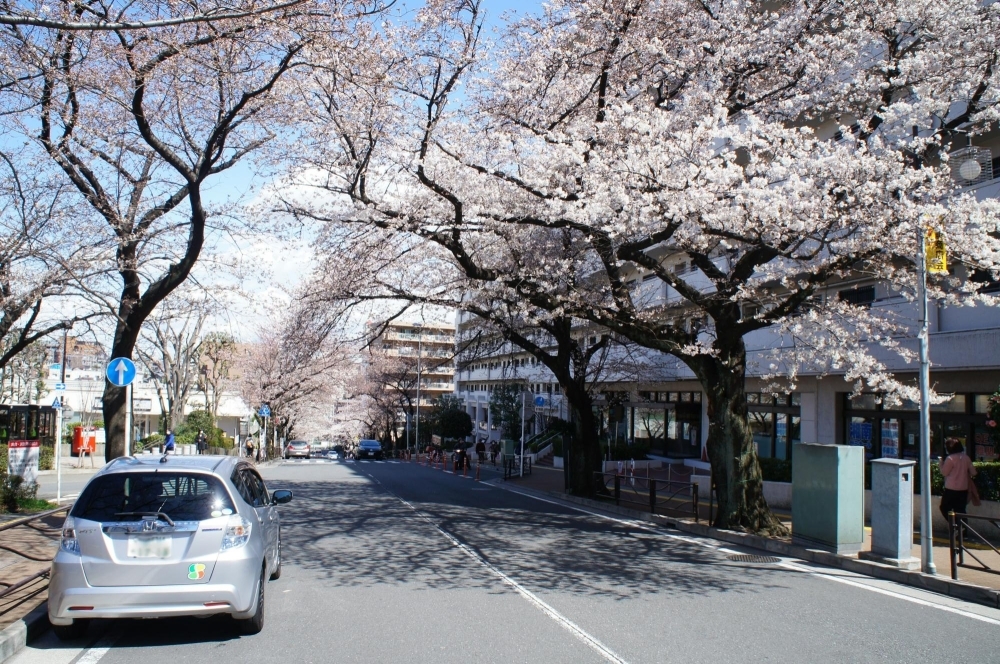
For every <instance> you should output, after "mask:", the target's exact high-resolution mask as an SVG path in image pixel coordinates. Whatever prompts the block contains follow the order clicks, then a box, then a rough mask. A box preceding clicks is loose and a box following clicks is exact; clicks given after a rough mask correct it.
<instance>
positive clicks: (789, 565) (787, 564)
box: [502, 487, 1000, 625]
mask: <svg viewBox="0 0 1000 664" xmlns="http://www.w3.org/2000/svg"><path fill="white" fill-rule="evenodd" d="M502 488H503V489H505V490H506V491H510V492H511V493H516V494H518V495H519V496H524V497H525V498H533V499H535V500H539V501H541V502H543V503H550V504H552V505H558V506H560V507H566V508H568V509H571V510H575V511H577V512H582V513H583V514H589V515H591V516H596V517H598V518H601V519H607V520H608V521H614V522H615V523H620V524H622V525H625V526H631V527H633V528H641V529H642V530H646V531H648V532H653V533H656V534H657V535H659V536H660V537H666V538H669V539H674V540H681V541H683V542H687V543H689V544H697V545H699V546H702V547H705V548H707V549H713V550H715V551H718V552H719V553H726V554H729V553H739V552H738V551H734V550H732V549H728V548H726V547H724V546H722V545H721V544H712V543H710V542H708V541H705V540H701V539H699V538H694V537H685V536H683V535H671V534H670V533H664V532H662V531H661V530H659V529H658V528H653V527H651V526H647V525H645V524H643V523H639V522H636V521H626V520H625V519H618V518H615V517H613V516H608V515H607V514H601V513H599V512H593V511H591V510H587V509H583V508H581V507H577V506H575V505H567V504H566V503H561V502H558V501H555V500H549V499H547V498H541V497H539V496H533V495H531V494H530V493H524V492H521V491H517V490H515V489H509V488H507V487H502ZM769 555H773V554H769ZM776 557H780V556H776ZM781 560H782V562H781V563H779V564H778V565H776V566H778V567H784V568H786V569H789V570H793V571H797V572H805V573H807V574H810V575H812V576H815V577H816V578H820V579H826V580H828V581H836V582H837V583H843V584H846V585H849V586H855V587H857V588H862V589H864V590H869V591H871V592H874V593H879V594H881V595H887V596H889V597H895V598H897V599H901V600H904V601H907V602H912V603H914V604H919V605H921V606H927V607H930V608H934V609H939V610H941V611H947V612H948V613H954V614H957V615H960V616H964V617H966V618H972V619H974V620H980V621H982V622H987V623H990V624H992V625H1000V620H997V619H994V618H990V617H988V616H984V615H980V614H978V613H973V612H971V611H966V610H963V609H959V608H956V607H953V606H948V605H946V604H942V603H941V602H935V601H932V599H937V598H938V597H939V595H937V594H936V593H932V592H930V591H927V590H922V589H920V588H912V587H911V586H902V588H905V589H907V590H911V591H913V592H915V593H921V594H926V595H927V596H928V598H929V599H922V598H920V597H914V596H912V595H907V594H904V593H901V592H896V591H893V590H887V589H885V588H879V587H876V586H872V585H868V584H866V583H862V582H861V581H855V580H852V579H847V578H844V577H842V576H836V575H834V574H825V573H822V572H817V571H815V570H812V569H809V568H808V567H802V566H799V565H797V564H795V562H793V561H797V560H798V559H797V558H781ZM802 562H804V561H802ZM831 571H834V570H831ZM858 578H859V579H864V580H869V579H871V580H872V581H876V580H877V579H874V578H872V577H866V576H861V575H858ZM886 583H891V584H892V585H894V586H895V585H897V584H895V583H894V582H891V581H887V582H886ZM950 599H951V598H942V600H950ZM984 608H987V609H988V607H984Z"/></svg>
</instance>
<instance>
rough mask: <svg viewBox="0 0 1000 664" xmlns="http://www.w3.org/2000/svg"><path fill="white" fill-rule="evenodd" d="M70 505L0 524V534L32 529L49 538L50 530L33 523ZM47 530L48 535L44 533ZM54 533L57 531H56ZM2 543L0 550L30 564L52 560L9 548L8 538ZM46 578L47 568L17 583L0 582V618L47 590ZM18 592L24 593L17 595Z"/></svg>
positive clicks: (48, 556) (66, 508)
mask: <svg viewBox="0 0 1000 664" xmlns="http://www.w3.org/2000/svg"><path fill="white" fill-rule="evenodd" d="M70 507H72V505H63V506H62V507H57V508H55V509H52V510H47V511H45V512H39V513H38V514H33V515H31V516H29V517H25V518H23V519H15V520H14V521H8V522H7V523H4V524H0V532H6V531H10V530H13V529H14V528H32V529H34V530H37V531H39V532H40V533H42V534H43V535H46V536H49V535H51V534H52V532H51V531H52V530H53V529H52V528H45V529H39V528H37V527H36V526H35V522H37V521H40V520H41V519H45V518H46V517H50V516H52V515H54V514H59V513H60V512H65V511H67V510H69V509H70ZM45 530H48V531H49V533H46V532H45ZM56 532H58V530H57V529H56ZM3 540H4V543H0V549H2V550H4V551H7V552H9V553H13V554H14V555H16V556H18V557H20V558H23V559H25V560H27V561H30V562H35V563H48V562H49V561H51V560H52V554H48V555H46V556H38V555H34V554H31V553H28V552H25V551H21V550H19V549H18V548H17V547H15V546H11V545H10V544H8V543H7V542H10V537H4V538H3ZM48 578H49V567H48V566H46V567H45V569H43V570H39V571H37V572H35V573H33V574H29V575H28V576H26V577H24V578H21V579H19V580H17V581H12V582H9V583H8V582H5V581H0V587H2V589H0V616H2V615H4V614H5V613H7V612H9V611H11V610H13V609H14V608H16V607H18V606H20V605H21V604H23V603H25V602H27V601H29V600H30V599H32V598H33V597H36V596H37V595H39V594H40V593H42V592H43V591H45V589H47V588H48ZM18 591H24V592H23V593H21V594H18Z"/></svg>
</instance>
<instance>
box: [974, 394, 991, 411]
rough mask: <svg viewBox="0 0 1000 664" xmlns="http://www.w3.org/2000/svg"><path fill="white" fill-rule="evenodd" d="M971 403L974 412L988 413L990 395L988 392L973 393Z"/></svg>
mask: <svg viewBox="0 0 1000 664" xmlns="http://www.w3.org/2000/svg"><path fill="white" fill-rule="evenodd" d="M972 404H973V405H972V407H973V409H974V410H973V412H974V413H988V412H990V395H989V394H976V395H973V397H972Z"/></svg>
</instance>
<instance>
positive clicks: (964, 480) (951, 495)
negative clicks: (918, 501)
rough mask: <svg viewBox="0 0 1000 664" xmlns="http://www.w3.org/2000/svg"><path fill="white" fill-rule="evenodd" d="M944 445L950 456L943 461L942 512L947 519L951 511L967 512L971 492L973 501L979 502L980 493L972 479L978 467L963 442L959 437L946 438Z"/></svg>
mask: <svg viewBox="0 0 1000 664" xmlns="http://www.w3.org/2000/svg"><path fill="white" fill-rule="evenodd" d="M944 445H945V449H946V450H947V451H948V457H947V458H946V459H945V460H944V461H943V462H942V463H941V474H942V475H943V476H944V495H942V496H941V514H943V515H944V518H945V520H946V521H947V520H948V513H949V512H956V513H958V514H964V513H965V510H966V506H967V505H968V502H969V497H970V494H972V496H973V503H978V502H979V494H978V492H977V491H976V485H975V484H974V483H973V481H972V478H973V477H975V476H976V467H975V466H973V465H972V459H970V458H969V456H968V455H967V454H966V453H965V448H964V447H962V443H961V442H960V441H959V440H958V439H957V438H945V440H944Z"/></svg>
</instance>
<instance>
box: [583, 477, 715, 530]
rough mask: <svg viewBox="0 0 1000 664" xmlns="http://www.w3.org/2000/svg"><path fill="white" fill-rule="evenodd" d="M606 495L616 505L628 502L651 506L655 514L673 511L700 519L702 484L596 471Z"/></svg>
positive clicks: (651, 511)
mask: <svg viewBox="0 0 1000 664" xmlns="http://www.w3.org/2000/svg"><path fill="white" fill-rule="evenodd" d="M594 475H595V477H597V479H598V481H599V482H600V483H601V485H603V486H604V489H605V494H606V495H607V496H608V497H613V498H614V501H615V505H621V504H622V503H628V504H630V505H636V506H641V507H642V508H643V509H648V510H649V511H650V513H651V514H664V513H667V512H673V513H678V514H684V515H690V516H693V517H694V520H695V522H697V521H698V483H697V482H678V481H675V480H661V479H656V478H651V477H635V476H632V475H621V474H619V473H594Z"/></svg>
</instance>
